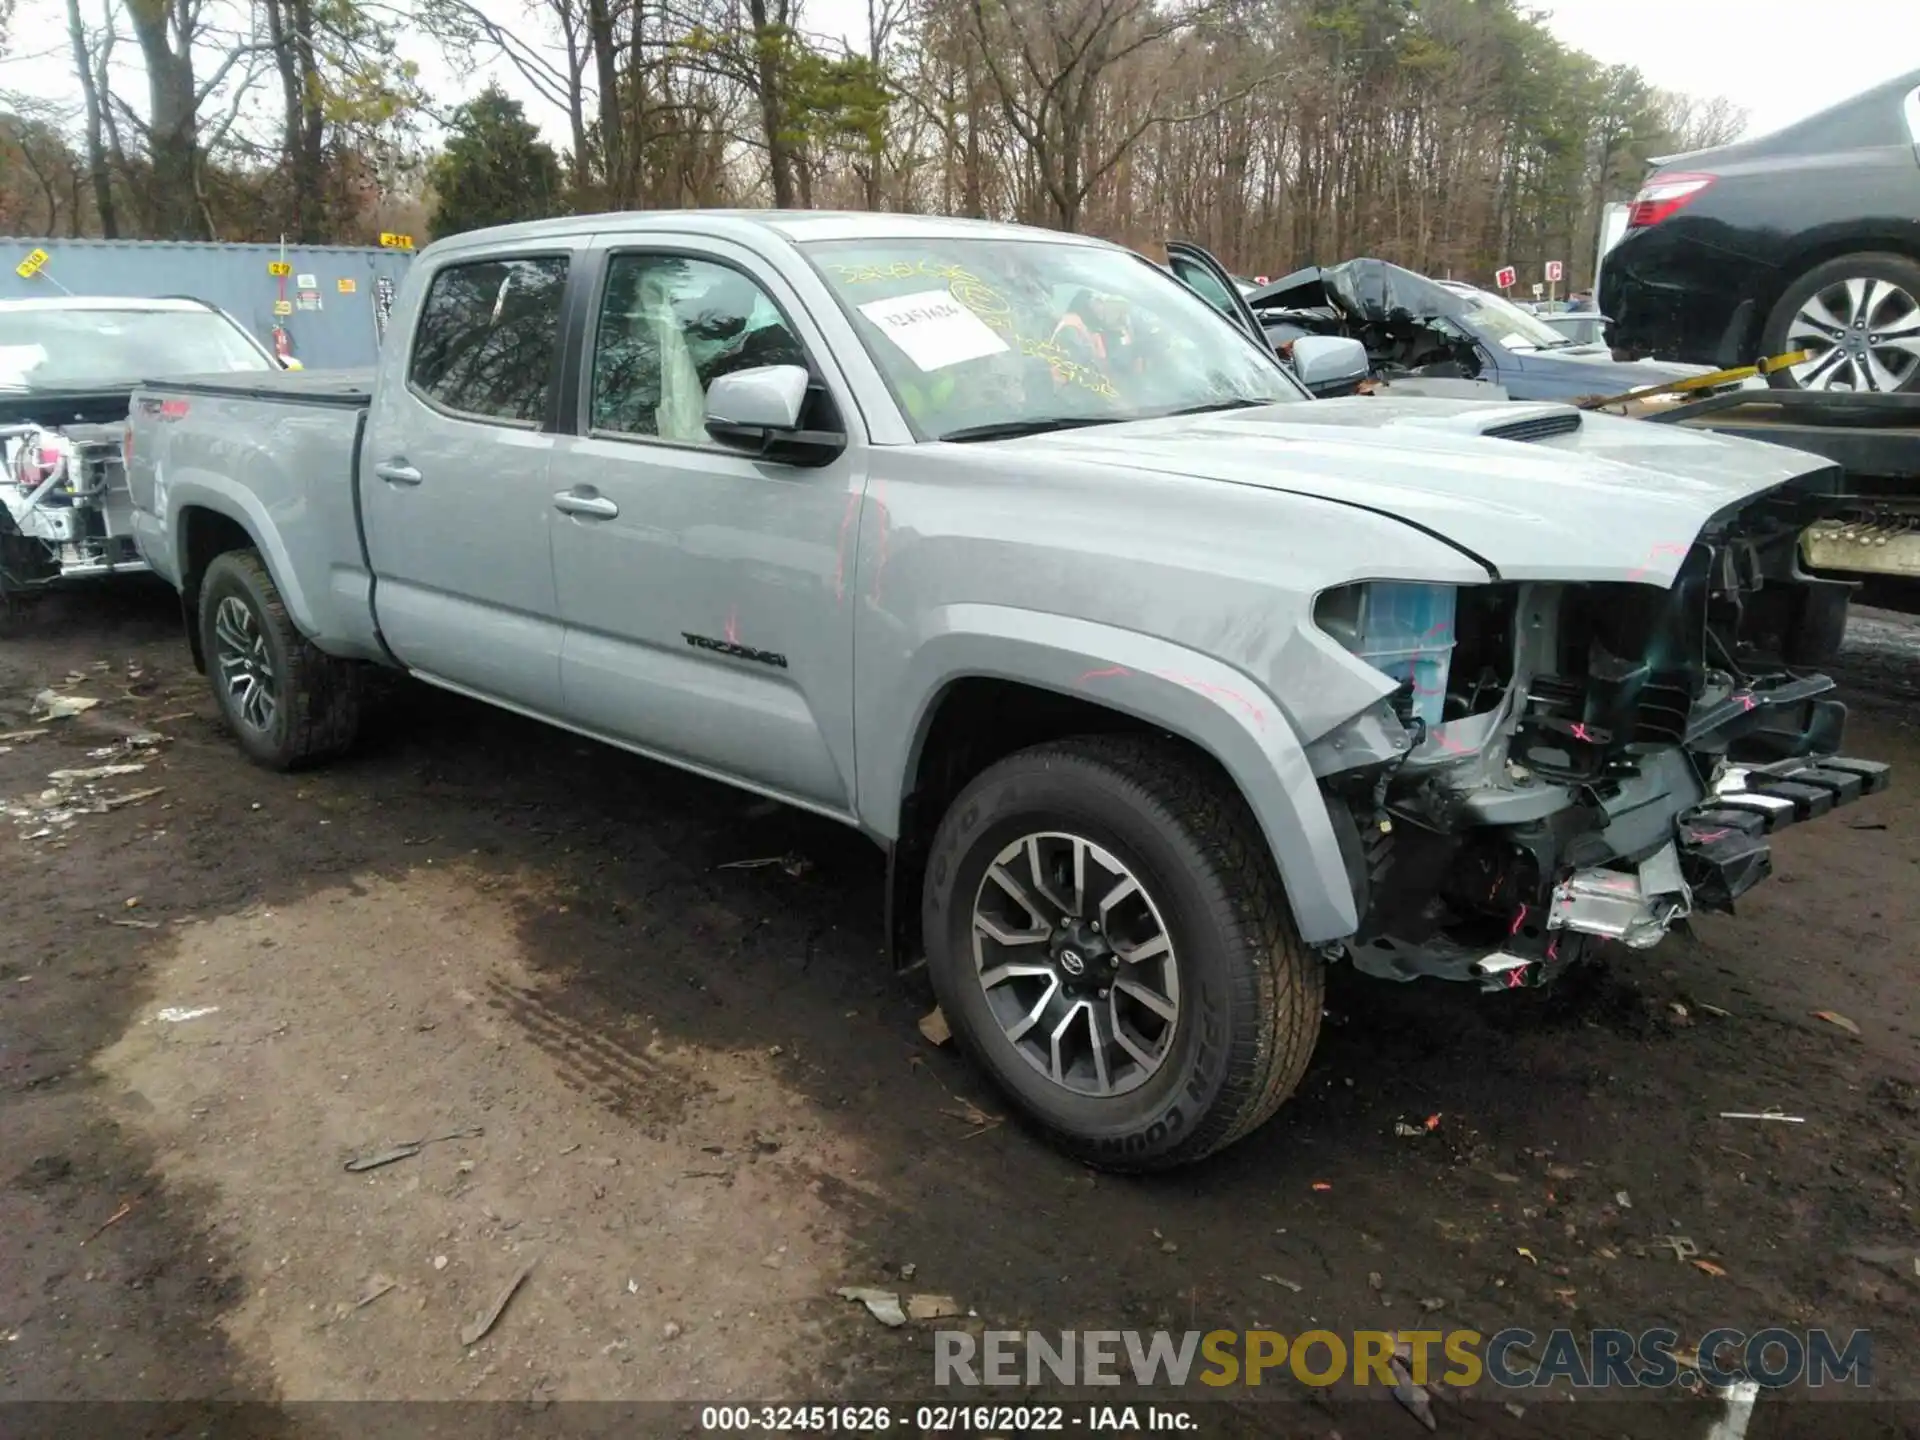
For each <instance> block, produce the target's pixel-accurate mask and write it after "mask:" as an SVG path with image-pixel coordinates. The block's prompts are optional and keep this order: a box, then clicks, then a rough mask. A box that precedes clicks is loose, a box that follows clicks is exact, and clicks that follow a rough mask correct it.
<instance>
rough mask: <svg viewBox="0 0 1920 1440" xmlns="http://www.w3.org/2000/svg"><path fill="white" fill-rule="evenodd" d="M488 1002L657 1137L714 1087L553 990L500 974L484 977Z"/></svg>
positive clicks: (573, 1077)
mask: <svg viewBox="0 0 1920 1440" xmlns="http://www.w3.org/2000/svg"><path fill="white" fill-rule="evenodd" d="M486 989H487V1005H488V1007H489V1008H490V1009H492V1010H494V1011H496V1012H497V1013H499V1014H502V1015H504V1016H506V1017H507V1018H509V1019H510V1020H512V1021H513V1022H514V1023H515V1024H516V1025H518V1026H519V1027H520V1029H521V1031H522V1033H524V1034H525V1035H526V1037H527V1039H528V1040H529V1041H530V1042H531V1043H532V1044H533V1046H534V1048H536V1049H537V1050H539V1051H540V1052H541V1053H542V1054H543V1055H545V1056H546V1057H547V1058H548V1059H549V1060H550V1061H551V1062H552V1063H553V1065H554V1068H555V1071H556V1072H557V1073H558V1075H559V1077H560V1079H561V1080H562V1081H563V1082H565V1084H566V1085H567V1086H568V1087H569V1088H570V1089H572V1090H574V1091H575V1092H577V1093H579V1094H582V1095H584V1096H586V1097H587V1098H588V1099H590V1100H592V1101H594V1102H595V1103H596V1104H599V1105H601V1106H603V1107H604V1108H606V1109H607V1110H609V1111H611V1112H612V1113H613V1114H615V1115H617V1116H619V1117H620V1118H621V1119H622V1120H625V1121H627V1122H629V1123H630V1124H634V1125H637V1126H640V1127H641V1128H642V1129H643V1130H644V1131H645V1132H646V1134H647V1135H648V1136H650V1137H651V1138H653V1139H655V1140H661V1139H665V1138H666V1136H667V1134H668V1132H669V1131H670V1130H672V1129H674V1128H676V1127H677V1126H679V1125H681V1124H682V1123H684V1121H685V1120H686V1118H687V1114H688V1111H689V1109H690V1108H691V1107H692V1106H693V1105H694V1104H695V1102H697V1101H699V1100H701V1099H704V1098H705V1097H707V1096H709V1095H711V1094H712V1093H713V1087H712V1086H710V1085H705V1084H703V1083H701V1082H699V1081H696V1080H694V1079H692V1078H691V1077H689V1076H688V1075H686V1074H685V1073H684V1072H682V1071H680V1070H679V1069H677V1068H676V1067H674V1066H673V1065H671V1064H670V1063H666V1062H662V1061H660V1060H657V1059H655V1058H653V1057H652V1056H650V1055H648V1054H646V1053H645V1051H644V1050H641V1049H637V1048H635V1047H634V1046H633V1045H631V1044H628V1043H626V1042H625V1041H624V1040H622V1039H621V1038H620V1036H619V1034H618V1033H617V1032H615V1031H610V1030H609V1029H608V1028H607V1027H606V1026H605V1025H604V1024H602V1023H599V1022H597V1021H595V1020H594V1019H591V1018H580V1017H576V1016H574V1015H572V1014H569V1013H567V1012H566V1011H565V1010H563V1009H560V1008H558V1006H557V1005H556V1004H555V1001H556V1000H557V999H558V998H559V997H557V996H555V995H554V994H552V993H551V992H546V991H542V990H540V989H537V988H534V987H531V986H525V985H517V984H514V983H513V982H511V981H509V980H505V979H502V978H501V977H499V976H492V977H490V978H489V979H488V981H487V986H486Z"/></svg>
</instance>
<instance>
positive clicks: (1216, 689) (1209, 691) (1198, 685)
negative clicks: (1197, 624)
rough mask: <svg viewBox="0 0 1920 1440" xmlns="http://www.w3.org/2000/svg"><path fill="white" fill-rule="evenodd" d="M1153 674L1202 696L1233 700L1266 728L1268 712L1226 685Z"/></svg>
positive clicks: (1167, 672) (1169, 673)
mask: <svg viewBox="0 0 1920 1440" xmlns="http://www.w3.org/2000/svg"><path fill="white" fill-rule="evenodd" d="M1153 673H1154V674H1156V675H1158V676H1159V677H1160V678H1161V679H1162V680H1171V681H1173V683H1174V684H1176V685H1185V686H1186V687H1187V688H1188V689H1190V690H1198V691H1199V692H1200V693H1201V694H1202V695H1217V696H1219V697H1220V698H1221V699H1222V700H1231V701H1232V702H1233V703H1234V704H1235V705H1238V706H1239V707H1240V708H1241V709H1242V710H1245V711H1246V712H1247V713H1248V714H1249V715H1251V716H1252V717H1253V723H1254V724H1256V725H1259V726H1262V727H1264V726H1265V725H1266V723H1267V712H1266V711H1264V710H1262V709H1261V708H1260V707H1259V706H1258V705H1256V704H1254V703H1253V702H1252V701H1251V700H1249V699H1247V697H1246V696H1244V695H1242V694H1241V693H1240V692H1239V691H1238V690H1229V689H1228V688H1227V687H1226V686H1224V685H1215V684H1212V683H1210V682H1209V681H1206V680H1196V679H1195V678H1194V677H1193V676H1191V675H1181V674H1178V673H1176V672H1175V671H1172V670H1156V671H1154V672H1153Z"/></svg>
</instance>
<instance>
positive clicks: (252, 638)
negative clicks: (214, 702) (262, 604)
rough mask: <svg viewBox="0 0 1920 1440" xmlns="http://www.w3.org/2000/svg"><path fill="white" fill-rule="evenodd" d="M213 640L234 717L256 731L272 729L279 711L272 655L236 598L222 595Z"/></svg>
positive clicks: (246, 609)
mask: <svg viewBox="0 0 1920 1440" xmlns="http://www.w3.org/2000/svg"><path fill="white" fill-rule="evenodd" d="M213 639H214V650H215V655H214V659H215V661H216V663H217V664H218V665H219V667H220V683H221V684H222V685H224V686H225V687H226V691H227V699H228V701H229V703H230V704H231V706H232V710H233V713H234V715H236V716H237V717H238V718H239V719H240V720H241V722H242V723H244V724H246V725H248V726H250V727H251V728H253V729H255V730H261V731H266V730H270V729H272V728H273V720H274V716H275V715H276V714H277V713H278V711H279V708H280V689H279V684H278V682H277V679H276V677H275V675H274V673H273V656H272V654H271V652H269V651H268V649H267V637H266V634H265V632H263V631H262V630H261V628H260V625H259V622H258V621H256V620H255V619H254V615H253V611H252V610H251V609H249V608H248V607H247V604H246V602H245V601H243V600H242V599H240V598H239V597H238V596H237V595H227V596H223V597H222V598H221V601H220V604H219V607H218V608H217V609H215V611H214V612H213Z"/></svg>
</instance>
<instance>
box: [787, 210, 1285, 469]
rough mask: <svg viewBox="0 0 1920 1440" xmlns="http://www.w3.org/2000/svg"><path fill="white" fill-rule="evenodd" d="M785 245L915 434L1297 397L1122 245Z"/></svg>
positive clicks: (989, 431) (965, 239) (985, 433)
mask: <svg viewBox="0 0 1920 1440" xmlns="http://www.w3.org/2000/svg"><path fill="white" fill-rule="evenodd" d="M801 248H802V250H803V251H804V252H805V253H806V255H807V258H808V259H809V260H811V261H812V262H813V265H814V268H815V269H816V270H818V271H819V272H820V274H821V275H822V277H824V279H825V280H826V282H827V287H828V288H829V289H830V290H831V291H832V292H833V294H834V297H835V298H836V299H837V300H838V301H839V302H840V304H841V305H842V306H843V307H844V308H845V310H846V313H847V315H848V317H849V318H850V319H851V320H852V322H853V326H854V330H855V332H856V333H857V334H858V335H859V337H860V340H861V343H862V344H864V345H865V346H866V348H867V352H868V354H870V355H871V356H872V357H873V361H874V364H875V365H876V366H878V367H879V370H880V373H881V374H882V375H883V376H884V377H885V378H886V381H887V384H888V386H889V388H890V389H891V390H892V391H893V394H894V398H895V399H896V400H898V401H899V403H900V406H901V409H902V410H903V411H905V412H906V415H907V417H908V419H909V421H910V423H911V424H912V426H913V428H914V430H915V433H916V434H917V435H918V436H919V437H920V438H922V439H927V440H940V439H958V440H981V439H991V438H995V437H997V436H1002V435H1008V434H1017V433H1034V432H1037V431H1040V430H1046V429H1061V428H1066V427H1068V426H1078V425H1100V424H1108V423H1113V422H1118V421H1126V420H1142V419H1148V418H1153V417H1157V416H1164V415H1174V414H1183V413H1192V412H1197V411H1201V410H1218V409H1229V408H1233V407H1236V406H1242V405H1270V404H1275V403H1279V402H1288V401H1295V400H1300V399H1303V398H1305V392H1304V391H1302V390H1301V389H1300V388H1299V386H1298V385H1296V384H1295V383H1294V382H1293V381H1292V380H1291V379H1289V378H1288V375H1287V373H1286V371H1285V370H1283V369H1282V368H1281V366H1280V364H1279V362H1278V361H1277V360H1275V358H1274V356H1273V354H1272V352H1271V351H1269V350H1267V349H1266V348H1265V347H1264V346H1263V345H1261V344H1260V343H1259V342H1257V341H1255V340H1253V339H1251V338H1250V337H1248V336H1247V335H1245V334H1243V333H1242V332H1241V330H1240V329H1239V327H1238V326H1236V325H1235V324H1234V323H1233V322H1232V321H1230V320H1227V319H1226V318H1224V317H1223V316H1222V315H1221V314H1220V313H1219V312H1218V311H1216V310H1215V309H1213V308H1212V307H1211V306H1210V305H1208V304H1207V302H1206V301H1205V300H1204V299H1202V298H1201V297H1200V296H1199V295H1197V294H1196V293H1195V292H1194V291H1192V290H1190V289H1188V288H1187V286H1186V285H1184V284H1182V283H1181V282H1180V281H1179V280H1177V279H1175V278H1174V277H1173V276H1172V275H1170V274H1168V273H1167V272H1166V271H1165V270H1162V269H1161V268H1160V267H1159V266H1157V265H1153V264H1150V263H1149V262H1147V261H1145V260H1143V259H1141V258H1140V257H1139V256H1137V255H1134V254H1132V253H1130V252H1128V251H1125V250H1117V249H1113V248H1110V247H1108V246H1104V245H1085V244H1078V243H1071V242H1066V241H1052V240H1030V239H1025V238H1021V239H1000V238H985V237H979V238H976V237H972V236H959V235H955V236H947V235H940V236H903V237H899V238H885V239H882V238H876V239H872V240H850V241H823V242H818V243H813V244H806V245H803V246H802V247H801ZM1214 288H1215V289H1216V290H1217V289H1219V286H1218V284H1217V282H1216V284H1215V286H1214ZM1228 303H1229V304H1231V301H1230V300H1229V302H1228Z"/></svg>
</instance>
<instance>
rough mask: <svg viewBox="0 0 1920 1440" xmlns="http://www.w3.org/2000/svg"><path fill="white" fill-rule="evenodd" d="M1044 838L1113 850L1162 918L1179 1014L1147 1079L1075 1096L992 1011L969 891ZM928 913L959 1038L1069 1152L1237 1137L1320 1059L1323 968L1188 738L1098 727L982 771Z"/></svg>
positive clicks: (1143, 1163) (946, 1007) (1165, 1153)
mask: <svg viewBox="0 0 1920 1440" xmlns="http://www.w3.org/2000/svg"><path fill="white" fill-rule="evenodd" d="M1035 830H1058V831H1065V832H1067V833H1071V834H1077V835H1083V836H1085V837H1086V838H1088V839H1089V840H1092V841H1093V842H1095V843H1097V844H1099V845H1101V846H1102V847H1104V848H1105V849H1107V850H1108V851H1109V852H1111V853H1112V854H1113V855H1114V856H1116V857H1117V858H1118V859H1120V860H1121V861H1122V862H1123V863H1124V864H1126V865H1127V867H1128V868H1129V869H1130V870H1131V871H1132V872H1133V874H1135V875H1136V876H1138V877H1139V878H1140V880H1141V883H1142V884H1143V885H1144V886H1146V887H1147V888H1148V890H1149V891H1150V892H1151V893H1152V894H1153V895H1154V896H1155V899H1156V903H1157V904H1158V906H1159V909H1160V911H1161V914H1162V916H1163V918H1164V919H1165V921H1166V926H1167V930H1168V933H1169V935H1170V937H1171V938H1172V940H1173V942H1174V951H1175V956H1176V961H1175V963H1176V968H1177V970H1178V972H1179V983H1180V994H1181V1009H1180V1015H1179V1018H1178V1020H1177V1021H1176V1022H1175V1031H1174V1038H1173V1040H1172V1041H1171V1045H1170V1049H1169V1050H1168V1052H1167V1055H1166V1058H1165V1060H1164V1062H1163V1063H1162V1064H1161V1065H1160V1068H1159V1069H1158V1070H1157V1071H1156V1072H1154V1073H1153V1074H1152V1076H1151V1077H1150V1078H1149V1079H1147V1080H1146V1082H1145V1083H1144V1084H1142V1085H1140V1086H1139V1088H1137V1089H1134V1090H1131V1091H1128V1092H1126V1093H1123V1094H1118V1095H1113V1096H1090V1095H1082V1094H1075V1093H1073V1092H1071V1091H1069V1090H1067V1089H1066V1088H1064V1087H1062V1086H1060V1085H1059V1084H1057V1083H1056V1082H1054V1081H1053V1080H1052V1079H1050V1078H1048V1077H1047V1076H1045V1075H1042V1074H1041V1073H1040V1072H1039V1071H1038V1070H1037V1069H1036V1068H1035V1067H1034V1066H1032V1065H1030V1064H1028V1063H1027V1062H1026V1061H1025V1060H1024V1059H1022V1058H1021V1056H1020V1055H1019V1054H1018V1053H1017V1051H1016V1050H1015V1047H1014V1044H1013V1042H1012V1041H1010V1040H1009V1039H1008V1038H1007V1036H1006V1034H1005V1032H1004V1031H1003V1029H1002V1028H1001V1026H1000V1024H999V1023H998V1022H997V1021H996V1020H995V1018H994V1016H993V1013H992V1011H991V1010H990V1009H989V1008H988V1002H987V1000H986V996H985V992H984V990H983V989H982V987H981V984H980V982H979V972H978V966H977V964H976V961H975V958H974V952H973V945H972V937H973V907H974V897H975V895H976V893H977V891H978V888H979V884H980V880H981V877H982V876H983V875H984V874H985V872H986V869H987V867H988V866H989V865H990V864H991V863H992V861H993V858H994V856H995V855H996V853H998V852H999V851H1000V850H1001V849H1002V848H1004V847H1005V846H1006V845H1008V844H1010V843H1012V842H1013V841H1014V840H1016V839H1018V838H1019V837H1020V836H1021V834H1022V833H1024V832H1031V831H1035ZM922 919H923V923H924V927H925V936H926V944H927V969H928V978H929V979H930V980H931V981H932V984H933V988H934V992H935V994H936V995H937V996H938V998H939V1001H940V1005H941V1009H942V1010H943V1012H944V1013H945V1015H946V1017H947V1019H948V1021H949V1022H950V1025H951V1028H952V1030H953V1033H954V1034H955V1035H956V1036H958V1037H959V1039H960V1041H961V1042H962V1044H963V1045H964V1046H965V1048H966V1049H967V1051H968V1052H969V1053H970V1054H971V1055H972V1056H973V1057H974V1059H975V1060H976V1061H978V1063H979V1064H980V1065H981V1066H982V1067H983V1068H984V1069H985V1070H986V1071H987V1072H988V1074H989V1075H991V1076H992V1078H993V1079H994V1081H995V1082H996V1083H997V1084H998V1085H999V1086H1000V1088H1001V1089H1002V1090H1003V1091H1005V1092H1006V1093H1007V1094H1008V1095H1009V1096H1010V1097H1011V1098H1012V1099H1013V1100H1014V1101H1015V1102H1016V1103H1017V1104H1018V1105H1019V1106H1020V1108H1021V1109H1022V1110H1023V1111H1025V1112H1026V1114H1027V1115H1028V1116H1029V1117H1030V1118H1031V1119H1032V1121H1033V1122H1034V1123H1035V1124H1036V1125H1038V1126H1039V1127H1040V1128H1041V1129H1042V1130H1043V1131H1044V1132H1045V1133H1046V1134H1047V1136H1048V1137H1049V1138H1050V1139H1051V1140H1052V1141H1053V1142H1054V1143H1055V1144H1056V1145H1058V1146H1059V1147H1060V1148H1062V1149H1064V1150H1066V1151H1068V1152H1069V1153H1071V1154H1073V1155H1075V1156H1077V1157H1078V1158H1080V1159H1082V1160H1085V1161H1086V1162H1088V1163H1089V1164H1092V1165H1096V1166H1099V1167H1101V1168H1103V1169H1110V1170H1122V1171H1143V1170H1159V1169H1168V1168H1171V1167H1173V1166H1176V1165H1183V1164H1186V1163H1188V1162H1191V1161H1194V1160H1198V1159H1200V1158H1201V1157H1203V1156H1206V1155H1210V1154H1212V1153H1213V1152H1214V1151H1216V1150H1219V1149H1221V1148H1223V1147H1224V1146H1227V1145H1230V1144H1232V1143H1233V1142H1234V1141H1236V1140H1239V1139H1240V1138H1242V1137H1243V1136H1245V1135H1246V1134H1248V1133H1249V1132H1250V1131H1252V1130H1253V1129H1255V1128H1256V1127H1257V1126H1259V1125H1260V1124H1262V1123H1263V1122H1264V1121H1266V1120H1267V1119H1268V1118H1269V1117H1270V1116H1271V1115H1272V1114H1273V1112H1274V1111H1275V1110H1276V1109H1278V1108H1279V1106H1280V1104H1281V1102H1282V1101H1284V1100H1285V1099H1286V1098H1287V1096H1288V1095H1289V1094H1291V1093H1292V1091H1293V1089H1294V1087H1295V1086H1296V1085H1298V1083H1299V1081H1300V1077H1301V1075H1302V1074H1303V1073H1304V1072H1305V1070H1306V1068H1307V1061H1308V1059H1309V1057H1310V1056H1311V1055H1312V1053H1313V1045H1314V1040H1315V1038H1316V1037H1317V1035H1318V1034H1319V1029H1320V1016H1321V1009H1322V1003H1323V998H1322V997H1323V994H1324V988H1325V973H1324V964H1323V961H1322V960H1321V958H1320V956H1319V955H1318V954H1316V953H1315V952H1313V951H1312V950H1309V949H1308V948H1307V947H1306V946H1305V945H1304V944H1303V943H1302V942H1301V940H1300V937H1299V934H1298V932H1297V931H1296V930H1295V928H1294V924H1293V918H1292V913H1291V911H1290V910H1289V908H1288V906H1287V901H1286V895H1285V892H1284V891H1283V889H1282V887H1281V883H1280V877H1279V874H1278V873H1277V872H1276V870H1275V868H1274V864H1273V860H1272V857H1271V855H1270V853H1269V851H1268V849H1267V845H1266V841H1265V839H1264V837H1263V836H1262V834H1261V832H1260V828H1259V826H1258V824H1257V823H1256V822H1255V820H1254V817H1253V815H1252V813H1251V811H1250V810H1249V809H1248V808H1247V805H1246V802H1245V801H1244V800H1243V799H1242V798H1241V796H1240V795H1239V793H1238V792H1237V791H1236V790H1235V789H1234V788H1233V786H1232V784H1231V783H1230V782H1229V781H1228V780H1227V778H1226V776H1225V775H1224V774H1223V773H1221V771H1220V770H1219V769H1218V768H1217V767H1216V766H1214V765H1213V764H1212V763H1211V762H1210V761H1208V760H1207V759H1206V758H1205V757H1203V756H1200V755H1197V754H1195V753H1194V752H1192V751H1190V750H1188V749H1186V748H1185V747H1183V746H1181V745H1179V744H1177V743H1175V742H1172V741H1166V740H1159V739H1154V738H1151V737H1141V736H1130V735H1128V736H1086V737H1081V738H1076V739H1070V740H1064V741H1059V742H1054V743H1050V744H1046V745H1041V746H1037V747H1035V748H1033V749H1030V750H1024V751H1021V752H1020V753H1018V754H1015V755H1012V756H1009V757H1008V758H1006V759H1004V760H1002V761H1000V762H998V763H997V764H995V765H993V766H991V767H990V768H988V769H987V770H985V771H984V772H982V773H981V774H980V775H979V776H978V777H976V778H975V779H974V780H973V782H972V783H971V784H969V785H968V786H967V787H966V788H965V789H964V790H963V791H962V792H961V794H960V795H959V797H958V798H957V799H956V800H955V801H954V802H953V804H952V806H951V807H950V808H949V809H948V811H947V813H946V815H945V817H944V818H943V819H942V821H941V822H940V826H939V828H938V831H937V832H936V834H935V837H934V841H933V845H932V849H931V853H930V855H929V859H928V864H927V878H926V885H925V890H924V896H923V901H922Z"/></svg>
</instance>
